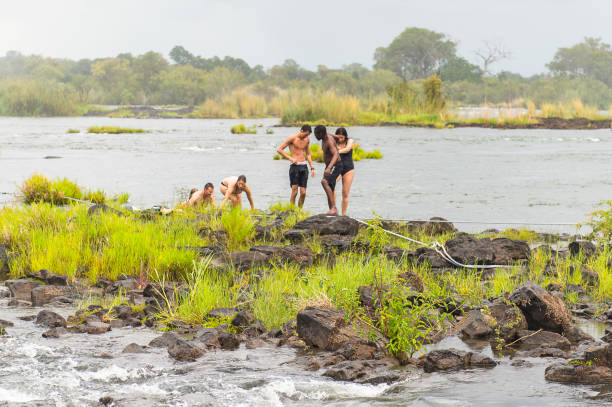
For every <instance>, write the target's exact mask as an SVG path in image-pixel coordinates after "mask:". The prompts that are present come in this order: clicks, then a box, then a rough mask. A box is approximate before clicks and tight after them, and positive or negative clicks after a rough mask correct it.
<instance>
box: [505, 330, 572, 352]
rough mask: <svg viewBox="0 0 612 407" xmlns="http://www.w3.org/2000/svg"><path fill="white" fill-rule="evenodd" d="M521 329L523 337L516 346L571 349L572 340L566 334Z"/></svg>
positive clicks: (520, 335) (520, 333)
mask: <svg viewBox="0 0 612 407" xmlns="http://www.w3.org/2000/svg"><path fill="white" fill-rule="evenodd" d="M536 332H537V331H520V332H519V333H518V336H519V337H520V338H523V339H521V340H520V341H519V342H518V343H517V344H516V345H515V346H517V347H518V348H519V349H520V350H522V351H524V350H532V349H536V348H555V349H561V350H569V348H570V342H569V341H568V340H567V338H565V337H564V336H561V335H559V334H558V333H555V332H550V331H541V332H538V333H536Z"/></svg>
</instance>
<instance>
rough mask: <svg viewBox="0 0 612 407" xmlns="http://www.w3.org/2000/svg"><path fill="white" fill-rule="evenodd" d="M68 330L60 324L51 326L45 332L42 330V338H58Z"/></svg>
mask: <svg viewBox="0 0 612 407" xmlns="http://www.w3.org/2000/svg"><path fill="white" fill-rule="evenodd" d="M67 333H68V330H67V329H66V328H64V327H62V326H58V327H55V328H51V329H49V330H48V331H46V332H43V334H42V336H43V338H60V337H61V336H63V335H66V334H67Z"/></svg>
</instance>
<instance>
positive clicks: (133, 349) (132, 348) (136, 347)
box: [121, 343, 146, 353]
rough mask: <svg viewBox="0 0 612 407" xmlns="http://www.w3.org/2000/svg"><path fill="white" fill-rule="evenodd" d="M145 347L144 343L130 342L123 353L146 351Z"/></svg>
mask: <svg viewBox="0 0 612 407" xmlns="http://www.w3.org/2000/svg"><path fill="white" fill-rule="evenodd" d="M145 352H146V350H145V347H144V346H142V345H138V344H137V343H130V344H129V345H128V346H126V347H125V348H123V351H121V353H145Z"/></svg>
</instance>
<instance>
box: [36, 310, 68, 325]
mask: <svg viewBox="0 0 612 407" xmlns="http://www.w3.org/2000/svg"><path fill="white" fill-rule="evenodd" d="M36 324H37V325H42V326H47V327H49V328H55V327H64V328H66V320H65V319H64V317H63V316H61V315H60V314H58V313H56V312H53V311H49V310H42V311H40V312H39V313H38V315H37V316H36Z"/></svg>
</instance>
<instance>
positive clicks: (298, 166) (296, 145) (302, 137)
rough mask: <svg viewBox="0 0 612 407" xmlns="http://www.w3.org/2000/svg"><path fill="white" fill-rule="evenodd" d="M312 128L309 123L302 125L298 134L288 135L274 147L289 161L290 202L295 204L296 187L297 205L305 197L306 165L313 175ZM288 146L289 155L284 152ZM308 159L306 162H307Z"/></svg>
mask: <svg viewBox="0 0 612 407" xmlns="http://www.w3.org/2000/svg"><path fill="white" fill-rule="evenodd" d="M311 132H312V128H311V127H310V125H309V124H305V125H303V126H302V128H301V129H300V131H299V132H298V134H294V135H293V136H290V137H289V138H287V140H285V141H284V142H283V144H281V145H280V147H278V148H277V149H276V151H277V152H278V153H279V154H280V155H281V156H283V157H285V158H286V159H287V160H289V161H291V165H290V166H289V186H291V198H290V201H291V204H293V205H295V198H296V197H297V193H298V187H299V188H300V199H299V200H298V206H299V207H300V208H301V207H302V206H304V200H305V199H306V186H307V184H308V167H307V165H309V166H310V173H311V174H312V177H313V178H314V176H315V169H314V167H313V165H312V156H311V155H310V148H309V147H310V133H311ZM287 147H289V152H290V153H291V156H289V155H288V154H287V153H285V149H286V148H287ZM307 161H308V162H307Z"/></svg>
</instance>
